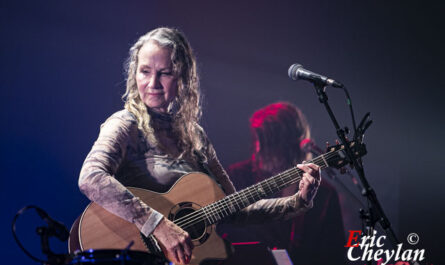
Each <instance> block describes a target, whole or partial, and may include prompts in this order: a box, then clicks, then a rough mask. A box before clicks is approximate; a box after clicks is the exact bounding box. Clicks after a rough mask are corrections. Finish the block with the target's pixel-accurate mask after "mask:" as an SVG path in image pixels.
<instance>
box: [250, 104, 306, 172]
mask: <svg viewBox="0 0 445 265" xmlns="http://www.w3.org/2000/svg"><path fill="white" fill-rule="evenodd" d="M250 128H251V133H252V140H253V142H252V147H253V148H254V152H253V160H254V163H255V166H256V168H257V169H262V170H265V171H269V172H272V171H277V170H278V171H281V170H284V169H287V168H288V167H291V166H294V165H295V164H297V163H299V162H301V161H302V160H306V159H308V158H310V154H307V153H305V152H304V151H302V150H301V149H300V142H301V141H302V140H303V139H307V138H310V137H311V132H310V128H309V124H308V122H307V121H306V117H305V116H304V114H303V112H302V111H301V110H300V109H299V108H297V107H296V106H294V105H292V104H290V103H287V102H277V103H274V104H270V105H267V106H266V107H264V108H262V109H259V110H257V111H256V112H255V113H254V114H253V115H252V117H251V118H250Z"/></svg>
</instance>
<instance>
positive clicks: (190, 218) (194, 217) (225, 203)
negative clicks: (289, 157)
mask: <svg viewBox="0 0 445 265" xmlns="http://www.w3.org/2000/svg"><path fill="white" fill-rule="evenodd" d="M331 152H335V151H331ZM331 157H332V153H331V154H330V153H326V154H325V158H328V159H330V158H331ZM309 162H316V163H320V162H324V160H323V159H322V157H321V156H320V157H317V158H315V159H313V160H311V161H309ZM309 162H308V163H309ZM320 164H321V163H320ZM324 166H325V167H326V165H324ZM321 167H323V165H321ZM295 170H297V171H296V172H294V171H295ZM302 172H303V171H302V170H300V169H298V168H296V167H294V168H291V169H288V170H286V171H284V172H282V173H280V174H278V175H276V176H274V177H271V178H269V179H267V180H265V181H263V182H260V183H258V184H256V185H254V186H251V187H249V188H246V189H245V190H242V191H240V192H237V193H234V194H231V195H229V196H227V197H226V198H224V199H221V200H219V201H217V202H215V203H212V204H210V205H207V206H205V207H203V208H200V209H199V210H197V211H195V212H193V213H191V214H189V215H186V216H183V217H181V218H179V219H177V220H175V223H176V224H177V225H179V226H181V227H184V228H186V227H188V226H190V225H193V224H195V223H196V221H198V222H201V221H202V219H203V217H205V218H207V219H208V220H209V221H211V222H214V220H216V221H219V219H221V216H220V214H219V213H218V212H221V215H222V216H223V217H222V218H224V217H225V216H224V213H223V212H222V210H221V209H223V210H224V211H225V212H226V214H227V213H228V212H227V210H225V209H227V208H228V207H229V203H230V205H231V206H232V207H233V202H234V201H235V202H236V200H239V199H241V194H242V193H246V195H247V196H246V199H247V201H248V204H247V206H248V205H250V204H251V203H250V200H249V198H248V197H250V199H253V200H256V196H258V197H259V198H260V199H261V198H262V196H261V195H260V194H258V192H257V189H253V187H259V186H264V184H267V185H268V187H269V190H270V191H271V192H272V193H275V192H276V191H274V190H273V189H272V188H271V187H270V185H269V183H268V182H271V180H274V182H275V183H274V184H275V185H274V186H275V187H276V188H277V189H278V190H281V189H282V188H283V187H285V186H287V185H290V184H293V183H295V182H297V181H299V180H301V176H300V173H302ZM295 173H296V174H297V175H298V176H299V177H297V178H295V177H293V176H294V175H295ZM278 177H279V178H281V179H282V180H284V179H285V178H288V177H292V179H290V180H285V182H283V183H282V184H279V183H277V182H276V181H275V179H276V178H278ZM260 184H261V185H260ZM278 190H277V191H278ZM232 195H233V196H232ZM229 197H231V198H229ZM236 197H238V198H236ZM236 204H237V206H238V208H240V209H243V208H245V207H247V206H244V205H243V208H241V207H239V204H238V203H237V202H236ZM204 208H209V209H210V211H209V212H207V213H209V214H212V215H213V216H212V217H213V218H209V217H208V216H207V214H206V211H205V209H204ZM212 208H213V209H212ZM229 211H230V210H229ZM215 213H216V214H217V215H218V216H216V215H215ZM185 218H187V220H186V219H185ZM181 219H182V220H181ZM212 219H213V220H212Z"/></svg>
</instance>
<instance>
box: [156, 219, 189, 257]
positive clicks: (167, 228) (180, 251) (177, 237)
mask: <svg viewBox="0 0 445 265" xmlns="http://www.w3.org/2000/svg"><path fill="white" fill-rule="evenodd" d="M153 235H154V236H155V237H156V239H157V240H158V241H159V243H160V245H161V247H162V249H163V250H164V251H165V252H167V253H164V254H165V255H166V256H167V258H168V259H170V261H173V262H175V263H181V264H187V263H189V262H190V259H191V257H192V250H193V247H194V245H193V243H192V240H191V238H190V236H189V234H188V233H187V232H186V231H184V230H182V229H181V228H180V227H179V226H177V225H176V224H174V223H173V222H172V221H170V220H168V219H167V218H163V219H162V220H161V222H159V224H158V225H157V226H156V228H155V230H153Z"/></svg>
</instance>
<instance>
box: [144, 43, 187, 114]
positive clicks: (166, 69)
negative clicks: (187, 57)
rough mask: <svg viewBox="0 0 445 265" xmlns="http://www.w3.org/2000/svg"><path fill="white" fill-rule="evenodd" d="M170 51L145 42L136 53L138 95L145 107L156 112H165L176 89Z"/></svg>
mask: <svg viewBox="0 0 445 265" xmlns="http://www.w3.org/2000/svg"><path fill="white" fill-rule="evenodd" d="M170 53H171V51H170V49H169V48H162V47H160V46H159V45H157V44H156V43H154V42H147V43H145V44H144V45H143V46H142V48H141V49H140V51H139V54H138V66H137V69H136V84H137V87H138V92H139V96H140V97H141V100H142V101H143V102H144V103H145V105H146V106H147V107H149V108H151V109H154V110H156V111H158V112H167V107H168V105H169V104H170V103H171V102H172V101H173V99H174V98H175V96H176V93H177V90H178V85H177V78H176V76H174V74H173V65H172V62H171V58H170Z"/></svg>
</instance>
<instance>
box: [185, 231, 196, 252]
mask: <svg viewBox="0 0 445 265" xmlns="http://www.w3.org/2000/svg"><path fill="white" fill-rule="evenodd" d="M185 242H186V243H187V245H188V246H189V248H190V249H191V250H193V249H194V248H195V244H193V241H192V239H191V238H190V236H189V237H187V238H186V241H185ZM191 254H192V253H190V255H191Z"/></svg>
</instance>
